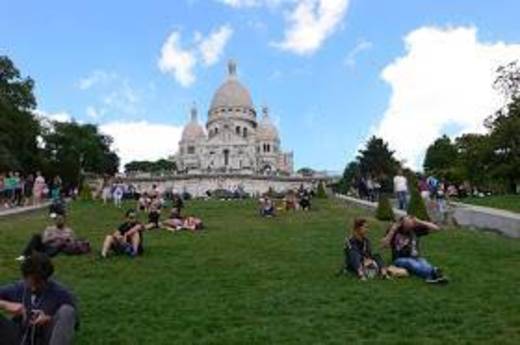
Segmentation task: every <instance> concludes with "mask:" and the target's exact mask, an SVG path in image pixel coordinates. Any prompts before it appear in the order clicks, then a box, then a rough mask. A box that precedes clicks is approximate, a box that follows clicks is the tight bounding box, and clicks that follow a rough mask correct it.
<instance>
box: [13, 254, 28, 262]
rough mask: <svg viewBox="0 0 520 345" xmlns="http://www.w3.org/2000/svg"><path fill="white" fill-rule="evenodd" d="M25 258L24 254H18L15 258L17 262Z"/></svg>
mask: <svg viewBox="0 0 520 345" xmlns="http://www.w3.org/2000/svg"><path fill="white" fill-rule="evenodd" d="M25 259H26V258H25V256H23V255H20V256H19V257H17V258H16V259H15V260H16V261H18V262H22V261H24V260H25Z"/></svg>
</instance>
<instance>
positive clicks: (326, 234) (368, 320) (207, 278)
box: [0, 200, 520, 345]
mask: <svg viewBox="0 0 520 345" xmlns="http://www.w3.org/2000/svg"><path fill="white" fill-rule="evenodd" d="M187 211H188V212H192V213H194V214H197V215H200V216H201V217H202V218H203V219H204V220H205V222H206V225H207V231H206V232H205V233H203V234H190V233H181V234H175V235H174V234H171V233H166V232H158V233H147V234H146V239H145V241H146V243H145V244H146V253H145V256H144V257H142V258H138V259H134V260H132V259H129V258H126V257H118V258H111V259H109V260H106V261H101V260H99V259H97V258H96V256H95V255H92V256H84V257H63V256H60V257H59V258H57V259H56V260H55V264H56V266H57V277H56V278H57V279H58V280H60V281H61V282H63V283H65V284H66V285H68V286H70V287H72V288H73V289H74V291H75V292H76V294H77V295H78V296H79V298H80V302H81V316H82V329H81V332H80V333H79V335H78V338H77V341H76V344H104V345H110V344H118V345H119V344H129V345H133V344H136V345H137V344H139V345H142V344H154V345H157V344H173V343H175V344H518V343H519V342H520V313H519V310H520V294H519V293H518V283H519V282H520V242H519V241H515V240H510V239H505V238H501V237H498V236H497V235H495V234H491V233H476V232H469V231H457V230H449V231H446V232H444V233H439V234H435V235H431V236H428V237H427V238H425V240H424V242H423V250H424V254H425V255H426V256H427V257H428V258H430V259H431V260H432V262H433V263H435V264H437V265H439V266H441V267H443V268H444V269H445V271H446V273H447V274H448V275H449V276H450V277H451V278H452V283H451V284H450V285H448V286H446V287H439V286H428V285H426V284H424V283H423V282H421V281H419V280H418V279H406V280H400V281H380V280H374V281H368V282H359V281H357V280H355V279H353V278H351V277H339V278H336V277H334V276H333V275H334V273H335V272H336V271H337V270H338V268H339V267H340V265H341V262H342V260H343V258H342V243H343V238H344V235H345V232H346V224H349V226H350V224H351V222H352V219H353V218H354V217H355V216H359V215H360V214H362V212H363V211H360V210H358V209H353V208H347V206H345V205H343V204H340V203H338V202H335V201H333V200H323V201H320V202H318V203H317V205H316V210H315V211H313V212H311V213H308V214H306V213H295V214H286V215H283V216H280V217H278V218H274V219H261V218H259V217H258V216H257V215H256V212H255V206H254V204H253V203H251V202H243V203H240V202H193V203H189V205H188V210H187ZM121 213H122V212H121V211H119V210H116V209H114V208H113V207H112V206H107V207H102V206H101V205H99V204H95V203H86V202H84V203H76V204H74V205H73V207H72V210H71V217H70V223H71V226H72V228H73V229H74V230H75V231H76V232H77V233H79V234H80V235H82V236H85V237H88V238H89V239H90V240H91V241H92V242H93V244H94V247H95V248H96V250H97V249H98V248H99V246H100V242H101V240H102V238H103V236H104V235H105V233H106V232H107V231H108V229H110V228H113V226H114V225H116V224H118V223H119V222H120V219H121ZM46 222H47V219H46V218H45V214H44V213H35V214H32V215H30V216H27V215H24V216H16V217H11V218H8V219H0V284H4V283H7V282H10V281H12V280H13V279H16V278H17V277H18V267H17V264H16V263H15V262H14V261H13V258H14V257H15V256H17V255H18V254H19V251H20V250H21V248H22V246H23V245H24V243H25V241H26V239H27V238H28V236H29V235H30V234H31V233H33V232H35V231H36V230H39V229H42V228H43V227H44V225H45V224H46ZM385 227H386V224H384V223H379V222H377V221H376V220H371V228H372V232H371V237H372V238H373V241H377V240H378V239H379V237H380V236H381V234H382V233H383V231H384V229H385ZM375 243H377V242H375ZM385 256H386V257H387V258H388V253H385Z"/></svg>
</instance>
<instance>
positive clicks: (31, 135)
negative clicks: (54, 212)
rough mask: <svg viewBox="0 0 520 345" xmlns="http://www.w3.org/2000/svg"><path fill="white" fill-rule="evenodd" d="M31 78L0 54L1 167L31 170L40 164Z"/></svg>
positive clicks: (38, 128) (38, 127)
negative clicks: (23, 74)
mask: <svg viewBox="0 0 520 345" xmlns="http://www.w3.org/2000/svg"><path fill="white" fill-rule="evenodd" d="M33 88H34V81H33V80H32V79H31V78H29V77H26V78H22V77H21V74H20V71H19V70H18V69H17V68H16V67H15V66H14V64H13V62H12V61H11V60H10V59H9V58H8V57H7V56H0V129H1V131H0V170H22V171H29V170H34V169H36V168H37V167H38V165H39V159H40V157H39V151H38V143H37V139H36V138H37V137H38V135H39V134H40V125H39V122H38V120H37V119H36V117H35V116H34V115H33V113H32V110H33V109H34V108H35V107H36V99H35V97H34V93H33Z"/></svg>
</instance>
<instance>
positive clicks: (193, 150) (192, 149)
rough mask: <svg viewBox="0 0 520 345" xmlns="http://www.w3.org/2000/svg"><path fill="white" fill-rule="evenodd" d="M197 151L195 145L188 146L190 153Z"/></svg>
mask: <svg viewBox="0 0 520 345" xmlns="http://www.w3.org/2000/svg"><path fill="white" fill-rule="evenodd" d="M194 153H195V146H188V154H190V155H192V154H194Z"/></svg>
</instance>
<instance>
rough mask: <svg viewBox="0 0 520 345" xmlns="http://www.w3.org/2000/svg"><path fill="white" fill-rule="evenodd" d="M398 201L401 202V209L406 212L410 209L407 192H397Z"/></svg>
mask: <svg viewBox="0 0 520 345" xmlns="http://www.w3.org/2000/svg"><path fill="white" fill-rule="evenodd" d="M396 194H397V201H398V202H399V209H400V210H406V208H407V207H408V200H407V193H406V192H397V193H396Z"/></svg>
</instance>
